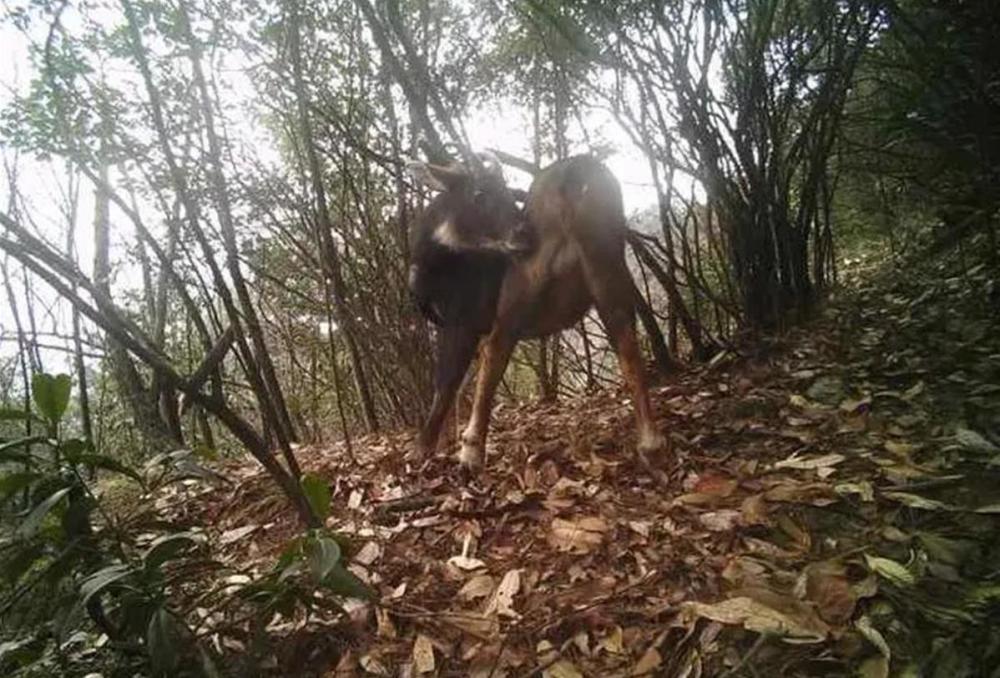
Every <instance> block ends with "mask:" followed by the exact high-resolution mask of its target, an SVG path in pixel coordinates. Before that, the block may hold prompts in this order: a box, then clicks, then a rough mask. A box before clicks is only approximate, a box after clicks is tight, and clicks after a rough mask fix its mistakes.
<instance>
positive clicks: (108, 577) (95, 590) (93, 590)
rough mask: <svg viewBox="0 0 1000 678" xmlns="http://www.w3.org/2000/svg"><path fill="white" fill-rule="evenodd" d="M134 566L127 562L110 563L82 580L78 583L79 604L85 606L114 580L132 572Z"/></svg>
mask: <svg viewBox="0 0 1000 678" xmlns="http://www.w3.org/2000/svg"><path fill="white" fill-rule="evenodd" d="M134 571H135V570H134V568H133V567H132V566H131V565H129V564H127V563H119V564H118V565H110V566H108V567H105V568H103V569H101V570H98V571H97V572H95V573H94V574H92V575H90V576H89V577H87V578H86V579H84V580H83V583H81V584H80V604H81V605H83V606H86V605H87V603H88V602H90V599H91V598H93V597H94V596H96V595H98V594H100V593H101V591H103V590H104V589H106V588H108V587H109V586H111V585H112V584H114V583H115V582H116V581H119V580H120V579H124V578H125V577H127V576H129V575H130V574H132V573H133V572H134Z"/></svg>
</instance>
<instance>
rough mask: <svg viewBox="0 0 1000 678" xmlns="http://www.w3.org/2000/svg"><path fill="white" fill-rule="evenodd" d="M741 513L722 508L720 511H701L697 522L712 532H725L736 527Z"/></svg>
mask: <svg viewBox="0 0 1000 678" xmlns="http://www.w3.org/2000/svg"><path fill="white" fill-rule="evenodd" d="M742 515H743V514H742V513H740V512H739V511H733V510H732V509H723V510H721V511H711V512H709V513H702V514H701V515H699V516H698V522H700V523H701V524H702V525H704V526H705V527H707V528H708V529H709V530H711V531H712V532H725V531H727V530H731V529H733V528H734V527H736V525H737V524H738V523H739V521H740V518H741V517H742Z"/></svg>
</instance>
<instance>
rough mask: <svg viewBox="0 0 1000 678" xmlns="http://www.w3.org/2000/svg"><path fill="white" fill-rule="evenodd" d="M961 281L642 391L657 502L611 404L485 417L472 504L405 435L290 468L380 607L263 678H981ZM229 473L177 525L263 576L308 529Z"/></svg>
mask: <svg viewBox="0 0 1000 678" xmlns="http://www.w3.org/2000/svg"><path fill="white" fill-rule="evenodd" d="M960 265H961V262H960V261H958V260H955V259H950V260H947V261H946V262H945V263H940V264H936V266H938V268H927V267H925V268H923V269H920V273H919V275H918V274H917V273H915V272H914V273H911V274H910V275H900V274H899V273H898V272H894V273H893V274H892V275H881V276H880V275H879V274H875V275H873V274H871V273H868V274H866V275H865V276H860V277H857V279H856V281H855V282H854V284H853V285H852V286H850V287H849V288H846V289H843V290H841V291H840V292H838V294H839V297H838V298H834V299H833V300H831V302H830V303H829V304H828V305H827V307H826V308H825V309H824V312H823V314H822V316H821V317H820V318H818V319H816V320H815V321H813V322H812V323H811V324H810V325H809V326H807V327H804V328H801V329H799V330H795V331H793V332H790V333H788V334H786V335H785V336H783V337H781V338H778V339H772V340H765V341H764V344H765V345H764V346H763V347H761V346H760V345H759V344H758V345H757V347H756V350H755V351H754V354H755V355H756V356H757V357H755V358H753V359H751V358H748V357H741V356H740V354H739V351H738V350H729V351H727V352H726V356H725V359H724V360H722V359H720V360H719V361H717V362H714V363H710V364H707V365H705V366H702V367H694V368H692V369H690V370H688V371H686V372H683V373H680V374H677V375H674V376H672V377H671V378H670V380H669V381H668V382H666V383H664V384H662V385H660V386H658V387H654V389H653V393H652V395H653V400H654V408H655V411H656V414H657V417H658V422H659V425H660V426H661V427H662V429H663V430H664V431H665V432H666V433H668V435H669V436H670V438H671V439H672V441H673V443H674V444H673V455H674V457H673V458H671V459H666V460H663V461H664V463H663V465H662V468H663V469H668V470H665V471H664V472H663V473H662V475H660V476H656V475H654V474H650V473H649V472H648V471H646V470H644V469H642V468H641V467H640V466H639V465H638V463H637V462H636V461H635V457H634V456H633V452H632V449H633V446H634V442H633V436H634V434H633V431H632V413H631V410H630V407H629V405H628V402H627V400H623V399H622V398H620V397H617V396H616V395H615V394H612V393H605V394H597V395H592V396H589V397H586V398H578V399H575V400H572V401H570V400H564V401H561V402H559V403H556V404H554V405H553V404H532V405H526V406H522V407H518V408H510V407H503V408H498V412H497V414H496V417H495V423H494V425H493V429H492V431H491V439H490V445H489V450H488V451H489V458H488V461H487V467H486V469H485V470H484V471H483V472H482V474H481V475H480V476H479V477H477V478H474V479H472V480H471V481H469V482H464V480H463V479H462V478H461V476H460V474H459V470H458V468H457V465H456V464H455V462H454V460H453V459H452V457H451V456H450V455H449V454H448V453H447V452H445V451H442V452H440V453H439V455H438V456H436V457H435V458H434V459H432V460H430V461H429V462H428V463H427V465H426V466H425V467H423V468H419V469H418V468H412V467H411V466H409V465H408V464H407V462H406V461H405V458H404V457H405V453H406V452H407V451H408V450H409V449H410V447H411V446H412V442H413V439H412V433H408V432H401V433H395V434H388V435H370V436H366V437H363V438H360V439H358V440H355V441H354V455H355V458H356V460H357V461H356V462H354V461H350V460H349V457H348V455H346V454H345V451H344V449H343V448H342V445H340V444H334V445H330V446H325V447H319V446H312V447H303V448H300V450H299V459H300V461H301V463H302V465H303V467H304V469H305V470H307V471H308V472H309V473H311V474H315V475H317V476H319V477H321V478H325V479H326V480H327V481H328V482H329V485H330V488H331V494H332V500H333V508H332V511H331V515H330V517H329V518H328V520H327V526H328V527H329V528H331V529H334V530H336V531H338V532H339V533H340V534H342V535H344V536H345V537H346V538H348V539H349V540H351V542H352V543H353V544H354V548H353V550H352V551H351V555H352V557H353V561H352V562H353V563H354V565H352V567H359V568H361V569H363V572H364V574H365V576H366V577H367V579H366V581H369V582H370V583H371V584H372V585H373V586H374V587H375V588H376V589H377V590H378V591H379V593H380V596H381V598H380V600H379V601H378V603H377V604H376V605H374V606H372V605H368V604H365V605H360V606H355V607H353V608H352V610H353V611H352V612H351V614H349V615H345V614H343V613H337V612H336V611H335V609H331V610H321V609H316V610H314V611H313V612H312V613H311V614H310V615H308V616H302V617H301V618H299V619H297V620H296V623H295V624H292V625H289V626H288V627H287V630H286V631H285V633H287V634H289V642H287V643H284V644H279V647H283V648H284V654H280V655H279V656H276V657H274V658H273V661H272V662H271V663H270V665H271V666H273V667H280V668H275V669H274V670H273V671H272V672H271V673H272V674H273V675H317V676H334V675H337V676H340V675H441V676H452V675H454V676H467V675H468V676H482V677H486V676H493V677H497V678H499V677H502V676H510V677H515V676H524V675H543V676H567V677H572V676H593V675H608V676H632V675H664V676H691V675H705V676H707V675H719V674H723V673H726V672H727V671H733V670H737V671H738V673H737V674H736V675H789V676H798V675H803V676H805V675H863V676H885V675H987V673H988V671H987V670H986V669H987V668H990V667H993V666H995V665H997V664H998V663H1000V651H998V650H997V649H996V648H998V647H1000V629H997V628H994V627H995V626H996V625H995V624H993V623H991V622H992V620H993V619H996V618H997V615H998V614H1000V575H998V571H997V570H996V566H995V562H996V560H997V558H998V557H1000V546H998V542H997V540H996V538H995V534H996V533H997V528H998V527H1000V525H998V520H1000V517H998V514H1000V508H998V507H1000V482H997V481H998V480H1000V467H998V466H997V458H998V454H1000V446H998V445H1000V398H998V397H997V393H998V392H1000V389H998V388H997V385H998V384H1000V331H998V330H1000V321H998V319H997V318H996V317H995V314H991V313H990V312H989V309H988V308H987V307H984V306H983V304H982V303H981V302H980V297H981V295H980V294H979V293H978V292H976V290H977V289H978V288H977V285H978V286H983V285H986V284H987V282H988V280H987V276H988V274H987V272H986V270H985V269H980V270H979V272H978V273H977V276H978V277H976V278H975V279H973V280H972V281H971V282H970V283H969V285H968V291H966V292H963V291H962V289H963V288H962V287H960V286H956V285H954V284H952V283H949V282H948V280H949V279H951V277H954V275H956V273H955V269H956V267H960ZM949 266H950V267H951V268H948V267H949ZM915 301H919V303H915ZM917 308H919V312H917V310H916V309H917ZM966 326H968V327H972V326H975V327H976V328H977V331H976V332H975V333H974V334H975V336H976V337H977V340H976V342H968V341H966V340H965V339H963V338H962V337H963V336H966V335H968V332H964V334H963V330H962V328H963V327H966ZM955 328H959V331H956V329H955ZM947 345H953V346H955V347H956V350H955V351H954V352H953V353H951V354H949V353H948V352H946V351H944V350H943V349H942V347H943V346H947ZM959 348H961V350H958V349H959ZM761 356H763V357H761ZM461 414H462V415H463V416H465V415H466V414H467V413H466V412H464V411H463V412H462V413H461ZM445 449H447V444H443V445H442V450H445ZM221 470H222V471H223V472H224V473H225V474H226V475H227V476H228V477H229V478H230V479H232V480H234V483H233V485H232V486H231V487H230V488H223V489H218V488H216V489H212V490H208V489H205V488H202V487H201V486H200V485H198V483H193V484H190V485H187V486H184V488H182V490H180V491H182V492H183V493H184V496H183V497H182V499H183V501H168V503H169V505H170V506H173V507H176V509H175V510H176V511H178V512H184V514H185V515H186V517H187V518H188V520H189V521H190V522H193V523H196V524H202V525H205V526H207V527H206V530H207V531H209V533H210V534H212V535H213V536H214V542H215V548H216V550H217V551H218V553H217V557H219V558H220V559H221V560H222V561H224V562H228V563H230V564H232V565H234V566H238V567H239V569H240V571H241V572H246V573H253V572H261V571H264V570H265V569H266V568H267V567H268V566H269V563H273V561H274V558H275V557H276V555H277V554H278V553H279V552H280V551H281V549H282V548H283V546H284V544H285V543H286V542H287V540H288V539H289V538H290V537H292V536H293V535H294V534H296V531H297V529H298V527H297V526H296V525H295V522H294V517H293V516H292V515H291V512H290V511H288V510H287V507H286V506H285V505H284V504H283V501H282V499H281V497H280V496H279V494H278V492H277V491H276V490H275V489H274V488H273V487H272V486H271V485H270V482H269V480H268V479H267V478H266V477H265V476H264V475H263V474H262V473H261V472H260V471H259V470H257V469H256V468H255V467H254V466H253V465H251V464H250V463H249V462H236V461H229V462H225V463H224V464H223V465H222V466H221ZM161 499H162V498H161ZM175 499H176V498H175ZM282 628H284V627H282ZM226 633H227V632H226V631H225V629H220V630H219V631H217V639H216V642H217V646H219V647H226V646H227V642H230V641H228V640H227V639H226V638H224V637H223V636H225V634H226ZM320 639H322V640H320ZM331 639H335V640H333V641H331ZM303 648H308V650H307V651H305V652H304V651H303ZM935 671H936V672H937V673H935ZM942 671H943V673H942ZM265 673H267V672H266V671H265Z"/></svg>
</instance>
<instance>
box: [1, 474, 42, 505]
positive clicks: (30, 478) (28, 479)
mask: <svg viewBox="0 0 1000 678" xmlns="http://www.w3.org/2000/svg"><path fill="white" fill-rule="evenodd" d="M41 477H42V474H41V473H36V472H34V471H18V472H17V473H11V474H8V475H5V476H3V477H0V501H2V500H4V499H6V498H7V497H9V496H10V495H12V494H14V493H16V492H20V491H21V490H23V489H24V488H26V487H28V486H29V485H31V483H33V482H35V481H36V480H38V479H39V478H41Z"/></svg>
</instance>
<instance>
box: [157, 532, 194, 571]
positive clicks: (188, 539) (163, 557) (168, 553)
mask: <svg viewBox="0 0 1000 678" xmlns="http://www.w3.org/2000/svg"><path fill="white" fill-rule="evenodd" d="M204 542H205V535H203V534H201V533H199V532H177V533H175V534H165V535H163V536H162V537H158V538H157V539H154V540H153V543H152V544H150V546H149V550H147V551H146V555H145V556H143V563H144V565H145V567H146V569H147V570H155V569H157V568H159V567H160V566H161V565H163V563H165V562H167V561H168V560H172V559H173V558H176V557H177V555H178V554H179V553H181V552H182V551H184V550H185V549H187V548H189V547H191V546H198V545H199V544H203V543H204Z"/></svg>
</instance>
